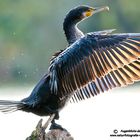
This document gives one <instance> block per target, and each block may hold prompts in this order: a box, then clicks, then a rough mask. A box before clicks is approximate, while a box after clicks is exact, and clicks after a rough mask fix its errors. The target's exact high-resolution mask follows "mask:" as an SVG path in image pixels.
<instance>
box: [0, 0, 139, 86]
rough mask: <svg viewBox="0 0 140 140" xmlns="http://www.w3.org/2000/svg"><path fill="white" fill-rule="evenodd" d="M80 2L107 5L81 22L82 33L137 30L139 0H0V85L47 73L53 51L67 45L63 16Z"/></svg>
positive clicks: (33, 79)
mask: <svg viewBox="0 0 140 140" xmlns="http://www.w3.org/2000/svg"><path fill="white" fill-rule="evenodd" d="M80 4H86V5H91V6H101V5H109V7H110V12H104V13H100V14H97V15H95V16H94V17H91V18H90V19H88V20H85V21H84V22H83V23H81V24H80V28H81V30H83V31H84V32H91V31H94V30H95V31H96V30H103V29H110V28H116V29H117V31H120V32H140V20H139V16H138V15H140V9H139V4H140V1H139V0H135V1H130V0H123V1H122V0H98V1H97V0H96V1H91V0H90V1H84V0H69V1H68V0H59V1H56V0H54V1H53V0H40V1H38V0H24V1H23V0H0V79H1V80H0V85H4V84H7V83H12V82H21V84H23V83H24V82H33V81H37V80H38V79H39V78H40V77H41V76H42V75H43V74H44V73H45V72H47V68H48V66H49V59H50V58H51V56H52V54H53V53H55V52H56V51H58V50H60V49H64V48H65V47H66V45H67V43H66V40H65V37H64V34H63V30H62V24H63V19H64V17H65V15H66V13H67V12H68V11H69V10H70V9H71V8H73V7H75V6H77V5H80Z"/></svg>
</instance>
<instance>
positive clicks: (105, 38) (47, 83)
mask: <svg viewBox="0 0 140 140" xmlns="http://www.w3.org/2000/svg"><path fill="white" fill-rule="evenodd" d="M104 10H108V7H100V8H92V7H89V6H79V7H77V8H74V9H72V10H71V11H70V12H69V13H68V14H67V16H66V18H65V20H64V24H63V28H64V32H65V35H66V38H67V41H68V44H69V45H68V47H67V48H66V49H65V50H63V51H60V52H59V53H56V54H55V55H54V56H53V58H52V59H51V62H50V67H49V69H48V72H47V74H46V75H45V76H43V78H42V79H41V80H40V82H39V83H38V84H37V85H36V87H35V88H34V90H33V91H32V93H31V95H30V96H29V97H27V98H25V99H23V100H21V101H18V102H16V101H0V111H2V112H11V111H16V110H23V111H26V112H32V113H35V114H37V115H40V116H48V115H51V114H54V113H55V114H56V118H58V113H59V111H60V110H61V109H62V108H63V107H64V106H65V104H66V103H67V102H68V101H69V100H71V101H74V102H75V101H76V102H77V101H80V100H84V99H86V98H90V97H92V96H95V95H97V94H99V93H100V92H104V91H108V90H109V89H112V88H115V87H122V86H126V85H129V84H133V83H134V82H135V81H139V80H140V34H139V33H126V34H111V32H112V31H113V30H105V31H99V32H93V33H88V34H85V35H84V34H83V33H82V32H81V31H80V30H79V29H78V28H77V24H78V23H79V22H80V21H81V20H83V19H85V18H87V17H89V16H91V15H92V14H94V13H97V12H100V11H104ZM56 118H55V119H56Z"/></svg>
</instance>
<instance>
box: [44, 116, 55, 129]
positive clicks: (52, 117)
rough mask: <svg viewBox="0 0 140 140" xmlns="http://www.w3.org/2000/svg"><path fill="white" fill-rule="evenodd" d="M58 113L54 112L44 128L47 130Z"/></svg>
mask: <svg viewBox="0 0 140 140" xmlns="http://www.w3.org/2000/svg"><path fill="white" fill-rule="evenodd" d="M55 115H56V114H52V115H51V116H50V118H49V119H48V120H47V122H46V123H45V124H44V125H43V129H44V130H46V128H47V127H48V125H49V124H50V123H51V122H52V121H53V120H54V118H55Z"/></svg>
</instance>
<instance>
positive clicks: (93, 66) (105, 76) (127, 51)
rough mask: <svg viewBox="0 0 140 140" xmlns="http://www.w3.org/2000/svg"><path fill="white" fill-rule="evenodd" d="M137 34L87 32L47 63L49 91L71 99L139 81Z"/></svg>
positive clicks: (139, 42) (139, 36) (139, 37)
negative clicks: (97, 33) (48, 64)
mask: <svg viewBox="0 0 140 140" xmlns="http://www.w3.org/2000/svg"><path fill="white" fill-rule="evenodd" d="M139 58H140V34H124V35H123V34H119V35H95V34H88V35H86V36H85V37H83V38H81V39H80V40H79V41H77V42H75V43H74V44H72V45H71V46H70V47H69V48H67V49H65V50H64V51H63V52H61V53H60V54H59V55H58V56H57V57H56V58H54V59H53V62H52V63H51V65H50V68H49V72H50V87H51V90H52V93H56V94H59V96H60V97H62V96H73V98H72V99H73V101H78V100H82V99H85V98H90V97H91V96H94V95H97V94H99V93H100V92H104V91H108V90H109V89H112V88H115V87H122V86H126V85H128V84H132V83H134V81H138V80H140V60H139Z"/></svg>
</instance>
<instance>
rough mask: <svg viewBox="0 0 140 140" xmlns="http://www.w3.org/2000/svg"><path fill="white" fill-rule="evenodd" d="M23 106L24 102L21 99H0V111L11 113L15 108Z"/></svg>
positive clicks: (19, 108) (18, 108)
mask: <svg viewBox="0 0 140 140" xmlns="http://www.w3.org/2000/svg"><path fill="white" fill-rule="evenodd" d="M24 107H25V103H24V102H22V101H7V100H0V112H3V113H11V112H15V111H17V110H21V109H23V108H24Z"/></svg>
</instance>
